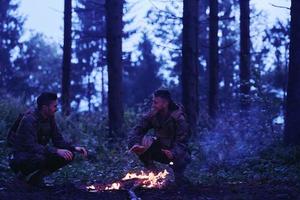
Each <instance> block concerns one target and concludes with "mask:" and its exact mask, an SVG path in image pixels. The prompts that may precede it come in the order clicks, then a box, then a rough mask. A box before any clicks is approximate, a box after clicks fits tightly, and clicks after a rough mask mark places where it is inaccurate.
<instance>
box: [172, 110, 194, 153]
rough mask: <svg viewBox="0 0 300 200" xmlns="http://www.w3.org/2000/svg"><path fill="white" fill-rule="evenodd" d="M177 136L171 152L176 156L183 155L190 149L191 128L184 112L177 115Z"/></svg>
mask: <svg viewBox="0 0 300 200" xmlns="http://www.w3.org/2000/svg"><path fill="white" fill-rule="evenodd" d="M175 121H176V137H175V142H174V146H173V148H172V149H171V152H172V154H173V156H174V157H178V156H182V155H183V154H184V153H185V152H186V151H188V140H189V138H190V135H191V134H190V130H189V126H188V123H187V121H186V119H185V116H184V114H180V115H179V116H176V118H175Z"/></svg>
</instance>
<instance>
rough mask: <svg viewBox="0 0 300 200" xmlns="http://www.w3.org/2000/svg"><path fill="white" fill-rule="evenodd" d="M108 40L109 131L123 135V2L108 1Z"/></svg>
mask: <svg viewBox="0 0 300 200" xmlns="http://www.w3.org/2000/svg"><path fill="white" fill-rule="evenodd" d="M105 11H106V39H107V66H108V115H109V130H110V134H111V136H113V135H112V134H117V135H120V134H121V128H122V123H123V95H122V71H123V70H122V28H123V22H122V16H123V0H107V1H106V4H105Z"/></svg>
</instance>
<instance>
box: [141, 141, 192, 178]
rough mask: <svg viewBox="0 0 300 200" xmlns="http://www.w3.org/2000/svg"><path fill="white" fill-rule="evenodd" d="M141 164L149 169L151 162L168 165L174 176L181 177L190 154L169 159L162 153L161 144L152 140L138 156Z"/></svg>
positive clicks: (186, 153)
mask: <svg viewBox="0 0 300 200" xmlns="http://www.w3.org/2000/svg"><path fill="white" fill-rule="evenodd" d="M139 159H140V160H141V162H142V163H143V164H144V165H145V167H149V166H151V165H152V164H153V161H157V162H160V163H164V164H170V163H171V162H172V163H171V164H170V167H171V168H172V169H173V171H174V174H175V176H176V175H182V174H183V172H184V170H185V168H186V166H187V165H188V164H189V162H190V153H189V152H188V151H187V152H183V154H182V155H178V156H176V157H174V158H173V159H169V158H168V157H167V156H166V155H165V154H164V152H163V151H162V147H161V144H160V142H159V141H158V140H154V141H153V143H152V144H151V146H150V147H149V148H148V149H147V150H146V151H145V152H144V153H143V154H141V155H140V156H139Z"/></svg>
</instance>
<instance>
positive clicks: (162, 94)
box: [154, 89, 172, 102]
mask: <svg viewBox="0 0 300 200" xmlns="http://www.w3.org/2000/svg"><path fill="white" fill-rule="evenodd" d="M154 97H160V98H163V99H166V100H168V101H169V102H170V101H172V98H171V93H170V92H169V90H166V89H159V90H156V91H155V92H154Z"/></svg>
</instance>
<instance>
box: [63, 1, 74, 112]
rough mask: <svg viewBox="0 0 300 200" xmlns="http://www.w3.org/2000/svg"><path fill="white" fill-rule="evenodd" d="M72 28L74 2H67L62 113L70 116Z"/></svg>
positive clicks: (65, 11)
mask: <svg viewBox="0 0 300 200" xmlns="http://www.w3.org/2000/svg"><path fill="white" fill-rule="evenodd" d="M71 26H72V1H71V0H65V10H64V47H63V65H62V95H61V97H62V112H63V114H65V115H69V114H70V110H71V109H70V68H71V43H72V40H71Z"/></svg>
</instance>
